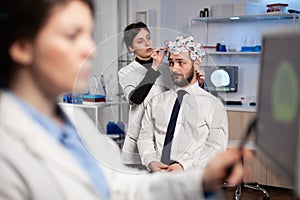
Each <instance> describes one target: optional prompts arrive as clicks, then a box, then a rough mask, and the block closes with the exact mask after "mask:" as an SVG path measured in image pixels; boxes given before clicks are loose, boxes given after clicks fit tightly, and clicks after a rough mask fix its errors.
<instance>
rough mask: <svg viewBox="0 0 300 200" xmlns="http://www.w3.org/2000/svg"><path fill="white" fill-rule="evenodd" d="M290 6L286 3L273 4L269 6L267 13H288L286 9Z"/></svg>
mask: <svg viewBox="0 0 300 200" xmlns="http://www.w3.org/2000/svg"><path fill="white" fill-rule="evenodd" d="M288 5H289V4H286V3H273V4H267V7H268V9H267V13H270V12H286V8H287V7H288Z"/></svg>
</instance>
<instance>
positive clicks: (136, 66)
mask: <svg viewBox="0 0 300 200" xmlns="http://www.w3.org/2000/svg"><path fill="white" fill-rule="evenodd" d="M124 42H125V45H126V47H127V48H128V50H129V51H130V52H131V53H132V54H134V56H135V59H134V61H133V62H131V63H130V64H129V65H127V66H125V67H124V68H122V69H120V71H119V73H118V75H119V83H120V85H121V87H122V89H123V92H124V94H125V97H126V99H127V100H128V102H129V104H130V110H129V120H128V129H127V132H126V137H125V142H124V145H123V149H122V158H123V161H124V163H125V164H141V160H140V156H139V153H138V150H137V144H136V141H137V139H138V136H139V132H140V128H141V120H142V118H143V115H144V109H145V107H146V104H147V102H148V101H149V100H150V99H151V98H152V97H153V96H155V95H157V94H159V93H161V92H163V91H166V90H168V89H169V88H170V87H171V86H172V84H173V83H172V80H171V78H170V72H169V68H168V65H162V64H161V63H162V60H163V57H164V56H165V54H166V51H165V48H160V47H158V48H156V49H154V50H153V47H152V39H151V35H150V30H149V28H148V27H147V26H146V24H144V23H143V22H137V23H132V24H130V25H128V26H127V27H126V28H125V30H124Z"/></svg>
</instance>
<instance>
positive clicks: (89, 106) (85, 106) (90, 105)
mask: <svg viewBox="0 0 300 200" xmlns="http://www.w3.org/2000/svg"><path fill="white" fill-rule="evenodd" d="M127 104H128V102H127V101H116V102H95V103H90V102H88V103H83V104H72V103H59V105H61V106H65V107H78V108H82V109H90V110H92V111H93V112H94V121H95V124H96V126H97V127H98V128H100V125H99V117H98V116H99V110H100V109H102V108H106V107H112V106H121V105H127ZM123 116H124V112H123V109H119V116H118V121H123V120H124V118H123ZM102 133H103V134H104V132H103V131H102Z"/></svg>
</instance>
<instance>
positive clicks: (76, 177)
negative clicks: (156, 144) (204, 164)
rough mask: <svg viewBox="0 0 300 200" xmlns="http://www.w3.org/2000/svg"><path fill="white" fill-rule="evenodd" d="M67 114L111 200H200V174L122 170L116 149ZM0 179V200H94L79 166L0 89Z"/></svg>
mask: <svg viewBox="0 0 300 200" xmlns="http://www.w3.org/2000/svg"><path fill="white" fill-rule="evenodd" d="M68 108H69V107H68ZM69 109H70V108H69ZM68 115H69V116H71V119H72V121H73V123H74V124H75V126H76V128H77V130H78V133H79V135H80V137H81V139H82V141H83V144H84V145H85V146H86V147H87V148H88V150H89V152H90V153H91V154H92V155H93V156H94V157H95V159H97V160H98V162H99V166H100V167H101V169H102V170H103V171H104V174H105V176H106V179H107V181H108V183H109V187H110V193H111V199H112V200H123V199H124V200H125V199H126V200H140V199H143V200H155V199H172V200H173V199H174V200H182V199H191V200H193V199H194V200H198V199H203V195H202V191H201V188H202V185H201V184H202V181H201V170H194V171H190V172H188V173H172V174H171V173H165V174H161V173H157V174H148V173H146V172H142V171H136V170H133V169H131V168H127V167H126V166H124V165H123V164H122V161H121V155H120V150H119V148H118V146H117V145H116V144H115V143H114V142H113V141H112V140H111V139H109V138H108V137H107V136H105V135H102V134H100V132H99V131H98V129H97V128H96V126H95V124H94V123H93V121H91V119H90V118H89V117H88V116H87V115H86V114H85V113H84V111H83V110H81V109H80V108H75V107H73V108H72V107H71V110H69V113H68ZM0 177H1V178H0V199H1V200H2V199H3V200H7V199H13V200H24V199H30V200H41V199H42V200H77V199H78V200H82V199H87V200H93V199H99V197H98V196H97V194H96V192H95V190H94V189H93V187H92V184H91V182H90V180H89V178H88V176H87V175H86V174H85V173H84V171H83V170H82V169H81V167H80V164H78V163H77V162H76V160H75V159H74V158H73V157H72V156H71V155H70V154H69V152H68V151H67V150H66V149H64V147H63V146H61V145H60V144H59V143H58V142H57V141H56V140H55V139H54V138H52V136H51V135H50V134H49V133H47V132H46V130H45V129H43V127H41V126H40V125H39V124H38V123H36V122H35V121H34V120H33V119H32V118H31V117H29V116H28V115H27V114H26V113H25V112H24V110H23V109H22V108H21V107H20V105H19V104H18V103H16V102H15V100H14V99H13V98H12V97H11V96H10V95H8V94H7V93H6V92H3V91H1V90H0Z"/></svg>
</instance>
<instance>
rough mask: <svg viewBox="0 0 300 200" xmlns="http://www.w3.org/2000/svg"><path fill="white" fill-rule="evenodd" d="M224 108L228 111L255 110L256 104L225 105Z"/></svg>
mask: <svg viewBox="0 0 300 200" xmlns="http://www.w3.org/2000/svg"><path fill="white" fill-rule="evenodd" d="M225 108H226V110H228V111H241V112H256V106H246V105H241V106H240V105H225Z"/></svg>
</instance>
